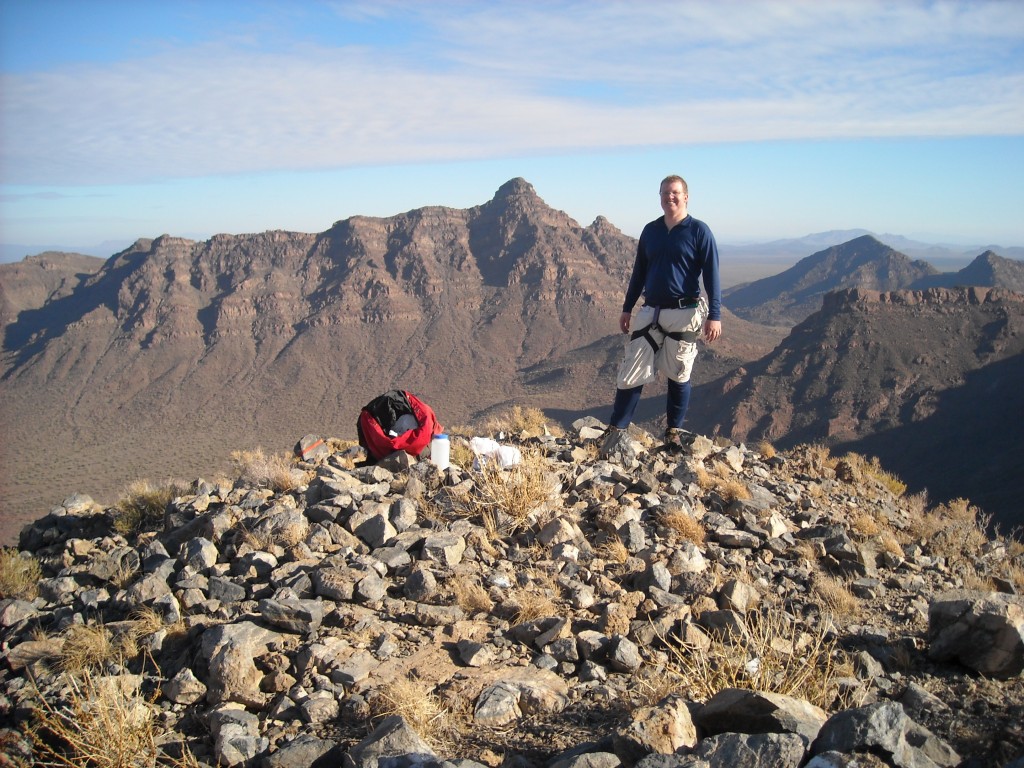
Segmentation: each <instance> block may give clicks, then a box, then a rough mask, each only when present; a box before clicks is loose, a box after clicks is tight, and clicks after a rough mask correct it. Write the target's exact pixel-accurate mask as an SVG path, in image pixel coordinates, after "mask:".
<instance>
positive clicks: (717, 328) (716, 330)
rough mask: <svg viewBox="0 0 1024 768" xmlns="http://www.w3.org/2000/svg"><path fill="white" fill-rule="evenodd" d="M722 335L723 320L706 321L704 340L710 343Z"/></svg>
mask: <svg viewBox="0 0 1024 768" xmlns="http://www.w3.org/2000/svg"><path fill="white" fill-rule="evenodd" d="M721 335H722V321H721V320H708V321H706V322H705V323H704V340H705V341H706V342H708V343H709V344H710V343H711V342H712V341H714V340H715V339H717V338H718V337H720V336H721Z"/></svg>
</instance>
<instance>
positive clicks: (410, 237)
mask: <svg viewBox="0 0 1024 768" xmlns="http://www.w3.org/2000/svg"><path fill="white" fill-rule="evenodd" d="M635 248H636V243H635V240H633V239H632V238H629V237H627V236H625V235H623V234H622V232H620V231H619V230H618V229H616V228H615V227H614V226H613V225H612V224H611V223H610V222H608V221H607V220H606V219H603V218H601V217H598V219H596V220H595V221H594V222H593V223H592V224H591V225H589V226H586V227H582V226H580V225H579V224H577V223H576V222H575V221H573V220H572V219H571V218H570V217H568V216H567V215H566V214H565V213H564V212H561V211H557V210H554V209H552V208H550V207H549V206H547V205H546V204H545V203H544V201H543V200H541V199H540V198H539V197H538V196H537V194H536V192H535V190H534V189H533V187H532V186H531V185H530V184H528V183H527V182H525V181H524V180H522V179H513V180H511V181H509V182H508V183H506V184H504V185H502V187H501V188H500V189H499V190H498V191H497V192H496V194H495V196H494V198H493V199H492V200H490V201H488V202H487V203H484V204H482V205H479V206H475V207H473V208H468V209H451V208H443V207H436V206H435V207H428V208H423V209H419V210H415V211H410V212H408V213H406V214H401V215H398V216H393V217H389V218H373V217H366V216H355V217H352V218H350V219H346V220H343V221H339V222H337V223H336V224H335V225H334V226H333V227H332V228H331V229H330V230H328V231H326V232H323V233H319V234H304V233H293V232H280V231H272V232H264V233H259V234H252V235H217V236H215V237H213V238H211V239H210V240H208V241H205V242H196V241H192V240H187V239H184V238H175V237H170V236H162V237H158V238H155V239H152V240H151V239H141V240H139V241H137V242H136V243H135V244H134V245H133V246H132V247H130V248H128V249H126V250H125V251H122V252H121V253H118V254H115V255H114V256H113V257H111V258H110V259H108V260H107V261H106V262H104V263H103V265H102V266H101V267H100V268H99V269H98V270H97V271H95V272H94V273H93V274H89V275H83V276H81V277H80V278H77V279H76V280H75V281H73V282H72V281H69V282H68V283H67V287H66V288H65V289H64V290H63V291H62V292H57V293H52V291H51V292H50V293H52V295H51V296H50V298H49V299H48V300H46V301H43V302H42V303H39V304H38V305H37V306H34V307H31V308H27V307H26V308H21V309H20V311H19V312H18V313H17V314H16V315H12V316H11V317H6V316H5V322H4V327H3V330H2V332H3V340H4V349H3V357H2V372H0V388H2V394H3V396H2V397H0V411H2V413H0V416H2V418H3V422H4V427H5V439H4V440H3V441H0V466H2V467H4V473H3V476H2V477H0V520H4V521H12V522H11V523H9V524H8V523H5V525H6V526H7V529H6V533H7V536H6V538H8V539H9V538H10V536H12V535H14V534H15V533H16V531H17V528H18V527H20V525H21V524H22V523H24V522H26V521H27V520H29V519H32V518H34V517H38V516H40V515H42V514H45V512H46V511H47V510H48V509H49V506H50V505H52V504H55V503H58V502H59V501H60V499H61V498H63V497H64V496H66V495H67V494H68V493H70V492H72V489H74V488H85V487H88V488H91V489H93V490H92V493H94V494H96V495H97V496H99V497H101V498H104V499H105V500H107V501H113V500H114V499H115V498H116V495H117V494H119V493H120V492H121V491H122V489H123V488H124V487H125V486H126V485H127V484H128V483H130V482H132V481H135V480H137V479H139V478H147V477H148V478H150V479H156V478H160V479H164V478H165V477H166V473H168V472H171V473H173V475H175V476H186V477H187V476H189V475H191V474H195V473H198V472H200V471H201V470H202V468H203V467H205V466H209V465H210V464H212V463H216V462H218V461H221V462H223V461H226V459H227V455H228V452H229V451H231V450H233V449H235V448H239V447H241V448H243V449H251V448H255V447H257V446H263V445H280V444H282V443H286V442H287V441H289V440H290V439H291V438H292V436H293V435H294V434H295V432H305V431H309V430H313V429H317V430H324V431H328V432H330V433H331V434H337V435H339V436H343V437H354V436H355V431H354V430H355V421H356V418H357V416H358V412H359V409H360V408H361V407H362V406H363V405H364V404H366V403H367V402H369V401H370V400H371V399H372V398H373V397H375V396H377V395H378V394H380V393H381V392H383V391H386V390H388V389H393V388H402V389H407V390H410V391H413V392H416V393H417V394H418V395H419V396H421V397H422V398H423V399H424V400H426V401H427V402H428V403H430V404H431V405H432V406H434V407H435V409H436V410H437V412H438V413H439V414H440V415H441V417H442V418H443V423H445V424H449V425H451V424H456V425H457V424H464V423H469V422H472V421H474V420H479V419H482V418H486V416H487V414H488V413H489V412H490V411H492V410H494V409H500V408H502V407H505V406H507V405H508V404H510V403H516V404H520V405H523V406H535V407H542V408H544V409H549V410H552V411H557V412H561V413H564V414H566V415H567V421H568V420H571V419H572V418H575V417H576V416H578V415H579V414H580V413H585V412H587V411H588V410H590V409H594V408H597V407H599V406H600V407H602V408H603V407H606V406H605V404H606V403H607V402H609V401H610V398H611V392H612V391H613V389H614V376H615V367H616V364H617V359H618V357H619V355H620V351H621V335H620V334H619V333H618V331H617V327H616V319H617V317H618V315H619V312H620V308H621V301H622V294H623V291H624V286H625V284H626V282H627V279H628V274H629V271H630V269H631V267H632V262H633V258H634V256H635ZM6 266H9V265H5V267H6ZM4 274H5V275H6V274H7V272H6V271H5V272H4ZM5 280H6V278H5ZM33 295H34V294H33ZM38 299H39V297H36V298H35V299H33V301H38ZM28 300H29V299H28V298H26V299H24V301H28ZM19 307H20V305H19ZM727 319H728V322H729V323H730V335H729V338H728V339H727V340H726V341H725V342H723V343H722V344H720V345H716V348H715V350H714V351H713V353H712V354H710V355H708V356H707V361H708V362H709V366H706V367H704V368H703V370H702V371H701V372H698V376H707V380H710V379H711V378H714V377H715V376H717V375H720V374H721V373H724V372H725V371H726V370H728V369H731V368H733V367H735V365H736V364H738V363H739V362H742V361H747V360H752V359H756V358H758V357H760V356H761V355H763V354H764V353H765V352H767V351H768V350H769V349H771V347H772V346H774V344H775V343H776V342H777V341H779V340H780V339H781V338H782V336H783V335H784V331H781V330H774V331H767V332H766V331H765V330H764V329H762V328H761V327H760V326H755V325H752V324H749V323H746V322H745V321H741V320H739V319H738V318H735V317H734V316H731V315H730V316H728V318H727ZM296 393H300V396H299V397H296ZM24 446H31V449H30V450H29V451H26V450H24V449H23V447H24ZM40 455H45V456H47V457H48V460H50V461H51V462H53V466H54V469H55V471H56V472H57V474H58V475H59V476H61V477H63V478H64V479H65V482H66V483H67V486H66V487H64V488H51V487H43V488H40V487H39V486H38V485H37V483H38V482H39V477H38V474H37V473H36V472H34V471H33V469H32V466H33V463H34V462H35V461H36V458H37V457H38V456H40ZM46 486H49V484H48V483H47V484H46ZM41 491H42V492H43V493H45V494H47V501H46V502H45V506H42V507H38V506H32V507H29V506H28V505H37V504H39V501H40V492H41Z"/></svg>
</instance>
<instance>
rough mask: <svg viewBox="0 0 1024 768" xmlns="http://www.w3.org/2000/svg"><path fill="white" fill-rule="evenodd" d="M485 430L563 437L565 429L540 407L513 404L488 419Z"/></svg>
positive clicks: (497, 432)
mask: <svg viewBox="0 0 1024 768" xmlns="http://www.w3.org/2000/svg"><path fill="white" fill-rule="evenodd" d="M483 430H484V431H485V432H486V433H488V434H492V435H496V434H500V433H502V432H506V433H509V434H513V435H524V434H525V435H531V436H537V435H544V434H549V435H553V436H555V437H562V436H563V435H564V434H565V431H564V430H563V429H562V428H561V427H560V426H559V425H558V424H557V423H556V422H554V421H552V420H551V419H549V418H548V417H547V416H545V415H544V411H542V410H540V409H539V408H523V407H522V406H519V405H513V406H512V407H511V408H509V409H508V410H506V411H502V412H501V413H499V414H498V415H496V416H494V417H493V418H491V419H488V420H487V421H486V422H485V423H484V425H483Z"/></svg>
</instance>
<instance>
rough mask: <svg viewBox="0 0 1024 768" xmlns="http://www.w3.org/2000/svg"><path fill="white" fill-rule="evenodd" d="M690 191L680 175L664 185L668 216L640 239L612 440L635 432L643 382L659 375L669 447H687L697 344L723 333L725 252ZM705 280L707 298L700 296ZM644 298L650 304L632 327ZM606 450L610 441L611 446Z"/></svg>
mask: <svg viewBox="0 0 1024 768" xmlns="http://www.w3.org/2000/svg"><path fill="white" fill-rule="evenodd" d="M688 202H689V193H688V190H687V186H686V181H684V180H683V178H682V177H680V176H667V177H666V178H665V179H664V181H662V182H661V209H662V211H664V212H665V215H664V216H661V217H659V218H657V219H655V220H654V221H652V222H651V223H649V224H648V225H647V226H645V227H644V229H643V232H642V233H641V234H640V243H639V245H638V247H637V251H636V261H635V262H634V264H633V274H632V276H631V277H630V279H629V287H628V288H627V289H626V299H625V301H624V302H623V303H622V315H621V317H620V318H619V327H620V328H621V329H622V332H623V333H630V328H631V327H632V328H635V329H636V330H634V331H633V332H632V333H630V336H629V340H628V341H627V342H626V352H625V356H624V358H623V360H622V365H621V366H620V367H619V376H618V381H617V389H616V391H615V402H614V404H613V405H612V415H611V418H610V419H609V424H610V426H609V430H608V437H609V438H610V437H614V436H615V433H617V432H621V431H622V430H624V429H626V427H628V426H629V424H630V422H631V421H632V420H633V412H634V411H635V410H636V406H637V404H638V403H639V402H640V394H641V392H642V390H643V386H644V384H647V383H648V382H650V381H654V379H655V376H656V374H657V371H658V370H661V371H663V372H664V373H665V376H666V377H667V378H668V400H667V404H666V414H665V415H666V424H667V428H666V429H665V445H666V447H668V448H671V449H681V448H682V447H683V444H684V443H685V442H686V441H687V440H686V438H687V433H686V432H684V430H683V428H682V427H683V420H684V419H685V418H686V409H687V407H688V406H689V403H690V371H692V370H693V361H694V360H695V359H696V357H697V339H698V338H699V337H700V335H701V333H702V331H703V336H704V339H705V341H707V342H709V343H710V342H713V341H715V340H716V339H717V338H719V337H720V336H721V335H722V320H721V307H722V291H721V285H720V280H719V274H718V246H717V245H716V244H715V237H714V235H712V234H711V230H710V228H708V225H707V224H705V223H704V222H703V221H700V220H698V219H695V218H693V216H691V215H690V214H689V212H688V211H687V203H688ZM701 278H703V281H704V290H705V292H706V293H707V298H706V299H705V298H704V297H702V296H701V294H700V280H701ZM641 294H642V295H643V297H644V305H643V306H642V307H641V308H640V311H639V312H637V315H636V322H635V323H633V322H631V321H632V319H633V318H632V313H633V307H634V305H635V304H636V302H637V300H638V299H639V298H640V296H641ZM606 445H607V440H606Z"/></svg>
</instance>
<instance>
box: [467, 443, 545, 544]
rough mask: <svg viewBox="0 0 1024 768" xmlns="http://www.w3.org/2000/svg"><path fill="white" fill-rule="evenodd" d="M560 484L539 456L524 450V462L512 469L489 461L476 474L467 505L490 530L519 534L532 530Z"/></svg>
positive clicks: (513, 466)
mask: <svg viewBox="0 0 1024 768" xmlns="http://www.w3.org/2000/svg"><path fill="white" fill-rule="evenodd" d="M558 489H559V481H558V478H557V476H555V475H554V474H553V473H552V472H551V471H550V467H549V465H548V462H547V460H546V459H545V458H544V457H543V456H542V455H540V454H538V453H534V452H532V451H524V452H523V454H522V460H521V461H520V462H519V463H518V464H514V465H512V466H510V467H504V468H503V467H501V465H500V464H499V463H498V462H495V461H489V462H486V463H485V464H484V466H483V467H482V468H481V470H480V472H479V473H478V474H477V478H476V485H475V487H474V489H473V493H472V494H471V496H470V498H469V499H468V500H467V502H464V503H463V504H462V506H463V507H466V505H467V503H468V506H469V510H468V511H470V513H471V514H472V513H475V514H479V515H480V516H481V517H482V518H483V519H484V524H485V526H486V527H487V528H488V530H489V531H490V530H493V531H494V532H495V533H496V534H499V535H500V534H502V533H516V532H518V531H521V530H524V529H526V528H528V527H530V526H531V525H532V524H533V523H535V522H536V521H537V516H538V515H539V513H540V512H542V511H543V510H544V509H545V508H546V507H547V506H548V505H549V504H550V503H551V502H552V500H553V499H554V497H555V496H556V495H557V491H558Z"/></svg>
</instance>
